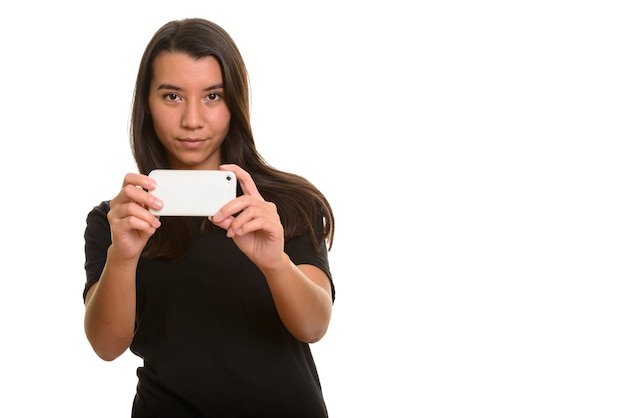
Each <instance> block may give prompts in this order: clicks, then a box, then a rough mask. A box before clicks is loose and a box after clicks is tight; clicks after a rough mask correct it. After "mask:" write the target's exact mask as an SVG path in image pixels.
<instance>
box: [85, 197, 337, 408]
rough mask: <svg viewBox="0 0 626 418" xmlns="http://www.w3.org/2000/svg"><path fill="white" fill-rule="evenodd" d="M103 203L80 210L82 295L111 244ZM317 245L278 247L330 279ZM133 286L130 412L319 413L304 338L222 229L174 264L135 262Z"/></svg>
mask: <svg viewBox="0 0 626 418" xmlns="http://www.w3.org/2000/svg"><path fill="white" fill-rule="evenodd" d="M108 210H109V202H108V201H107V202H102V203H101V204H100V205H99V206H97V207H95V208H94V209H93V210H92V211H91V212H90V213H89V215H88V216H87V227H86V229H85V254H86V261H85V269H86V273H87V281H86V284H85V292H84V294H85V293H86V291H87V290H88V289H89V287H90V286H91V285H93V284H94V283H95V282H97V281H98V280H99V278H100V275H101V273H102V269H103V268H104V263H105V261H106V254H107V249H108V247H109V245H110V244H111V232H110V227H109V223H108V221H107V218H106V214H107V212H108ZM320 221H321V220H320ZM319 244H320V245H321V247H322V249H323V250H322V251H321V252H316V251H315V250H314V248H313V246H312V245H311V243H310V242H309V237H308V235H306V234H305V235H303V236H300V237H296V238H294V239H291V240H289V241H287V242H285V252H286V253H287V254H288V255H289V257H290V258H291V260H292V261H293V263H294V264H296V265H298V264H312V265H315V266H317V267H319V268H320V269H322V270H323V271H324V272H326V274H327V275H328V277H329V278H331V274H330V270H329V265H328V256H327V252H326V246H325V243H324V242H322V241H320V243H319ZM332 285H333V284H332V279H331V286H332ZM136 286H137V315H136V324H135V335H134V338H133V341H132V343H131V346H130V349H131V351H132V352H133V353H135V354H136V355H137V356H139V357H141V358H142V359H143V360H144V361H143V363H144V364H143V366H142V367H139V368H138V369H137V376H138V378H139V380H138V385H137V393H136V396H135V400H134V404H133V416H134V417H177V418H184V417H192V416H193V417H213V416H215V417H274V418H278V417H298V418H301V417H302V418H303V417H326V416H327V412H326V406H325V403H324V399H323V395H322V390H321V386H320V381H319V378H318V374H317V369H316V367H315V362H314V360H313V357H312V354H311V351H310V348H309V345H308V344H307V343H304V342H301V341H299V340H298V339H296V338H295V337H293V336H292V335H291V333H289V331H288V330H287V329H286V328H285V327H284V325H283V324H282V322H281V320H280V318H279V316H278V313H277V311H276V308H275V306H274V302H273V299H272V296H271V294H270V291H269V288H268V286H267V282H266V280H265V278H264V276H263V275H262V273H261V272H260V270H259V269H258V268H257V267H256V266H255V265H254V264H253V263H252V262H251V261H250V260H249V259H248V258H247V257H246V256H245V255H244V254H243V253H242V252H241V251H240V250H239V249H238V248H237V247H236V245H235V244H234V242H233V241H232V239H230V238H227V237H226V236H225V234H223V233H221V232H215V231H211V230H207V231H206V232H205V233H203V234H202V235H200V236H198V237H196V238H194V240H193V243H192V246H191V248H190V251H189V253H188V254H187V256H186V257H185V258H184V259H183V260H181V261H166V260H162V259H155V260H149V259H145V258H142V259H140V261H139V264H138V267H137V277H136ZM83 296H84V295H83ZM333 300H334V286H333Z"/></svg>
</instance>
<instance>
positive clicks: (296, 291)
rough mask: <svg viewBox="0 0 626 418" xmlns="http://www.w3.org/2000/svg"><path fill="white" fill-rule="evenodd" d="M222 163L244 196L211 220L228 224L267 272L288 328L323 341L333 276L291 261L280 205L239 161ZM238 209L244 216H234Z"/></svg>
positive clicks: (309, 339)
mask: <svg viewBox="0 0 626 418" xmlns="http://www.w3.org/2000/svg"><path fill="white" fill-rule="evenodd" d="M222 168H223V169H225V170H231V171H233V172H234V173H235V175H236V176H237V181H238V182H239V183H240V185H241V189H242V191H243V192H244V195H242V196H240V197H238V198H237V199H234V200H232V201H231V202H229V203H227V204H226V205H224V207H223V208H222V209H221V210H220V211H219V212H217V213H216V214H215V215H214V216H213V217H212V218H211V220H212V222H213V223H214V224H216V225H218V226H220V227H221V228H224V229H225V230H226V231H227V236H229V237H231V238H232V239H233V240H234V242H235V244H236V245H237V246H238V247H239V249H241V251H243V252H244V254H246V256H248V258H250V260H252V262H254V263H255V264H256V265H257V267H258V268H259V269H260V270H261V272H263V274H264V276H265V279H266V280H267V283H268V286H269V288H270V291H271V293H272V297H273V299H274V304H275V305H276V309H277V310H278V314H279V316H280V318H281V320H282V322H283V324H284V325H285V327H286V328H287V329H288V330H289V332H291V334H292V335H293V336H294V337H296V338H298V339H299V340H301V341H304V342H316V341H319V340H320V339H321V338H322V337H323V336H324V334H325V333H326V330H327V329H328V324H329V323H330V317H331V311H332V297H331V287H330V279H329V278H328V276H326V274H325V273H324V272H322V270H320V269H319V268H317V267H314V266H312V265H305V264H304V265H299V266H295V265H294V264H293V263H292V262H291V260H290V259H289V257H288V256H287V254H286V253H285V251H284V230H283V227H282V224H281V222H280V217H279V216H278V212H277V210H276V205H275V204H273V203H271V202H266V201H265V200H263V198H262V197H261V195H260V194H259V192H258V190H257V189H256V185H255V184H254V182H253V180H252V178H251V177H250V175H249V174H248V173H247V172H245V171H244V170H242V169H241V168H239V167H238V166H236V165H225V166H222ZM239 212H240V213H239ZM236 213H239V215H237V217H234V216H233V215H234V214H236Z"/></svg>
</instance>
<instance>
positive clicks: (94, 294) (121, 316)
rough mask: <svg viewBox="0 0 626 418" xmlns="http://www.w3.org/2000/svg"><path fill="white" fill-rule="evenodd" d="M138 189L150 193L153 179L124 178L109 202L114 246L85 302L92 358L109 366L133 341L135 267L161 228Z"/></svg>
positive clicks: (148, 197) (149, 202) (153, 201)
mask: <svg viewBox="0 0 626 418" xmlns="http://www.w3.org/2000/svg"><path fill="white" fill-rule="evenodd" d="M139 186H140V187H139ZM142 187H143V188H147V189H152V188H153V187H154V184H153V181H152V179H150V178H149V177H147V176H143V175H140V174H128V175H127V176H126V177H125V179H124V185H123V187H122V190H121V191H120V193H119V194H118V195H117V196H116V197H115V198H114V199H113V200H111V210H110V211H109V213H108V214H107V218H108V221H109V224H110V226H111V241H112V244H111V246H110V247H109V248H108V250H107V260H106V264H105V266H104V269H103V271H102V275H101V276H100V280H99V282H98V283H96V284H94V285H93V286H92V287H91V288H90V289H89V291H88V292H87V295H86V297H85V322H84V326H85V334H86V336H87V339H88V340H89V343H90V344H91V346H92V347H93V349H94V351H95V352H96V354H98V356H99V357H101V358H102V359H104V360H107V361H111V360H114V359H116V358H117V357H119V356H120V355H121V354H122V353H124V351H126V349H127V348H128V347H129V346H130V343H131V341H132V338H133V333H134V327H135V304H136V299H135V275H136V269H137V263H138V261H139V257H140V255H141V251H142V250H143V247H144V246H145V245H146V242H147V241H148V238H149V237H150V236H152V234H154V232H155V231H156V228H158V227H159V225H160V222H159V220H158V218H157V217H155V216H154V215H152V213H150V211H149V210H148V209H146V208H147V207H148V206H152V207H154V208H155V209H158V208H159V205H160V204H161V203H160V201H159V200H158V199H155V198H154V196H152V195H150V194H149V193H147V192H146V191H145V190H143V189H142Z"/></svg>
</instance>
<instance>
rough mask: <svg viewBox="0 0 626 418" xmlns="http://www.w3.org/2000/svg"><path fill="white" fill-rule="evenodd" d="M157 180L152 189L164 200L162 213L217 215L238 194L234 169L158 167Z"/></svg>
mask: <svg viewBox="0 0 626 418" xmlns="http://www.w3.org/2000/svg"><path fill="white" fill-rule="evenodd" d="M148 175H149V176H150V177H152V178H153V179H154V180H155V181H156V188H155V189H154V190H150V191H149V193H152V194H153V195H154V196H156V197H158V198H159V199H161V200H162V201H163V207H162V208H161V209H160V210H154V209H150V212H152V213H153V214H155V215H159V216H213V215H214V214H215V212H217V211H218V210H219V209H220V208H221V207H222V206H224V205H225V204H226V203H227V202H229V201H231V200H232V199H234V198H235V197H236V195H237V177H236V176H235V173H233V172H232V171H222V170H171V169H155V170H152V171H151V172H150V173H149V174H148Z"/></svg>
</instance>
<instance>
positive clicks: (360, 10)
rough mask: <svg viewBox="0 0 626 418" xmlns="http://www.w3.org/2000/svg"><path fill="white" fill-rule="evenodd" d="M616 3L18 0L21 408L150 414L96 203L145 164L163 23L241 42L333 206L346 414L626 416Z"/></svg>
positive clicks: (283, 146)
mask: <svg viewBox="0 0 626 418" xmlns="http://www.w3.org/2000/svg"><path fill="white" fill-rule="evenodd" d="M620 4H621V2H619V1H602V0H594V1H555V0H543V1H532V0H531V1H524V2H522V1H519V2H512V1H509V2H503V1H485V0H481V1H473V2H469V1H467V2H466V1H445V0H444V1H417V2H409V1H393V0H387V1H377V2H357V1H354V2H346V1H340V0H337V1H332V2H323V1H322V2H320V1H316V2H287V1H285V2H283V3H279V2H271V1H270V2H268V1H250V2H241V1H230V2H229V1H208V0H204V1H183V0H180V1H174V2H169V1H168V2H163V1H150V2H144V3H140V2H130V1H129V2H119V3H115V2H112V3H111V2H108V3H97V2H96V3H93V2H78V1H76V2H69V1H54V2H45V1H36V2H29V1H21V2H14V3H8V2H5V3H3V5H2V6H0V9H1V10H0V15H1V16H2V25H0V42H1V44H0V46H1V48H0V53H1V58H0V59H1V65H0V82H1V84H2V88H1V93H2V101H1V103H2V111H1V113H0V117H1V118H2V119H1V121H2V123H1V125H0V141H1V142H0V146H1V148H0V149H1V152H2V157H3V158H2V163H1V164H0V174H1V176H0V181H1V186H2V187H1V190H2V194H1V196H0V199H1V202H2V204H1V205H0V222H1V237H2V241H3V244H4V245H3V250H2V261H1V263H0V279H1V280H0V338H1V340H0V341H1V344H0V382H1V383H2V387H3V388H4V389H3V392H2V400H1V401H0V415H1V416H6V417H35V416H67V417H69V416H72V417H73V416H89V417H123V416H129V412H130V405H131V402H132V397H133V394H134V389H135V384H136V380H135V379H136V377H135V368H136V367H137V365H138V364H139V362H138V360H137V359H136V358H135V357H134V356H133V355H131V354H128V353H127V354H125V355H124V356H122V357H121V358H119V359H118V360H116V361H114V362H112V363H106V362H103V361H101V360H99V359H98V358H97V357H96V356H95V354H94V353H93V352H92V351H91V348H90V346H89V345H88V343H87V341H86V339H85V337H84V334H83V329H82V318H83V304H82V297H81V293H82V290H83V283H84V270H83V265H82V263H83V237H82V234H83V230H84V226H85V217H86V214H87V212H88V211H89V210H90V209H91V208H92V207H93V206H95V205H96V204H98V203H99V202H100V201H101V200H105V199H109V198H111V197H113V196H114V195H115V193H116V192H117V190H118V188H119V186H120V185H121V182H122V178H123V175H124V173H126V172H127V171H134V170H135V166H134V163H133V161H132V158H131V152H130V148H129V146H128V136H127V128H128V116H129V110H130V100H131V95H132V89H133V85H134V81H135V76H136V71H137V68H138V63H139V59H140V56H141V54H142V52H143V49H144V47H145V44H146V43H147V42H148V40H149V38H150V37H151V36H152V34H153V33H154V31H155V30H156V29H157V28H158V27H160V26H161V25H162V24H163V23H165V22H166V21H169V20H172V19H177V18H183V17H195V16H198V17H204V18H207V19H210V20H213V21H215V22H217V23H218V24H220V25H221V26H223V27H224V28H225V29H226V30H227V31H228V32H229V33H230V34H231V35H232V36H233V38H234V39H235V41H236V42H237V43H238V45H239V47H240V49H241V52H242V54H243V56H244V59H245V61H246V63H247V65H248V69H249V72H250V78H251V85H252V109H253V110H252V112H253V113H252V122H253V130H254V132H255V137H256V141H257V146H258V148H259V150H260V151H261V153H262V155H264V156H265V157H266V159H267V160H268V161H269V162H270V163H271V164H272V165H274V166H276V167H278V168H281V169H285V170H288V171H293V172H297V173H298V174H302V175H304V176H305V177H307V178H309V179H310V180H311V181H313V182H314V183H315V184H316V185H317V186H318V187H319V188H320V189H321V190H322V191H323V192H324V193H325V194H326V195H327V197H328V198H329V200H330V202H331V203H332V204H333V207H334V210H335V214H336V218H337V219H336V220H337V233H336V243H335V246H334V248H333V250H332V251H331V253H330V257H331V268H332V270H333V274H334V277H335V283H336V287H337V300H336V303H335V310H334V317H333V320H332V323H331V327H330V330H329V332H328V334H327V335H326V337H325V338H324V339H323V340H322V341H321V342H319V343H317V344H315V345H313V350H314V355H315V356H316V360H317V364H318V368H319V373H320V377H321V380H322V385H323V389H324V392H325V396H326V401H327V405H328V409H329V412H330V415H331V417H333V418H343V417H348V418H351V417H364V416H367V417H370V416H372V417H428V418H431V417H433V418H434V417H466V416H480V417H603V418H608V417H624V416H626V395H625V391H626V337H625V326H626V322H625V320H624V319H625V318H626V303H625V301H624V299H625V296H626V295H625V291H626V284H625V282H624V280H625V278H626V276H625V268H624V267H625V266H624V254H625V251H626V235H625V232H626V222H625V218H624V215H625V213H626V212H625V209H626V199H625V196H624V191H625V190H624V179H625V178H626V177H625V174H626V172H625V171H626V168H625V164H624V162H625V156H626V155H625V151H626V144H625V139H626V137H625V126H626V125H625V123H624V122H625V118H624V115H625V111H626V59H625V57H626V55H625V51H626V25H625V24H624V22H625V19H626V14H625V13H624V10H622V9H621V8H620V7H619V5H620Z"/></svg>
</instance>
